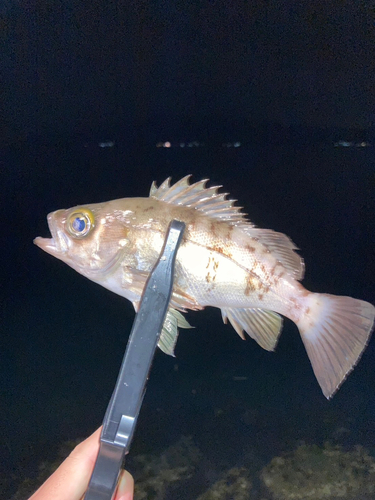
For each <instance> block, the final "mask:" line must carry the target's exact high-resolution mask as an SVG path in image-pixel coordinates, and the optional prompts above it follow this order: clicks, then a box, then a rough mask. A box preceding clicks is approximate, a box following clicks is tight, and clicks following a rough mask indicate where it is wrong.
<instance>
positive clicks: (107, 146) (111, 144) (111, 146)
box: [98, 141, 115, 148]
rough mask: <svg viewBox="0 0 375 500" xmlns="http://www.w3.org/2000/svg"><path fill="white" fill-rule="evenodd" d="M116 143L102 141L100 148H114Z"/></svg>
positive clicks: (99, 144)
mask: <svg viewBox="0 0 375 500" xmlns="http://www.w3.org/2000/svg"><path fill="white" fill-rule="evenodd" d="M114 145H115V141H102V142H99V143H98V146H99V147H100V148H113V146H114Z"/></svg>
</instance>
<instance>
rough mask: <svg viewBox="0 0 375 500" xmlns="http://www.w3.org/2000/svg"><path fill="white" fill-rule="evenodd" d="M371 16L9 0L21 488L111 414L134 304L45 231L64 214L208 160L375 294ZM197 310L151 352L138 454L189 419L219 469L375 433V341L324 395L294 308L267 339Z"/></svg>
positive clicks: (341, 288) (199, 169)
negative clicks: (63, 258)
mask: <svg viewBox="0 0 375 500" xmlns="http://www.w3.org/2000/svg"><path fill="white" fill-rule="evenodd" d="M373 23H374V7H373V3H372V2H340V3H336V2H314V3H313V4H310V3H308V2H306V3H304V2H298V3H297V2H279V1H278V2H276V1H275V2H272V1H270V2H237V1H234V2H230V3H229V2H200V3H198V2H197V3H194V5H191V4H189V2H185V3H184V2H167V1H165V2H162V1H161V2H134V3H133V2H126V3H124V4H122V3H119V2H117V3H116V2H112V3H108V2H94V3H91V4H90V5H89V6H88V5H87V6H83V5H81V4H78V3H77V2H48V3H47V2H44V1H41V2H32V1H29V2H16V1H14V2H11V1H8V2H5V3H3V4H2V7H1V28H2V29H1V37H2V38H1V40H2V46H3V47H4V51H3V54H2V61H1V64H2V70H1V77H2V80H3V83H2V84H1V86H2V93H1V94H0V95H1V97H0V103H1V122H0V126H1V127H2V134H1V139H0V144H1V150H0V153H1V156H0V166H1V172H2V176H1V179H2V180H1V187H2V190H1V201H2V246H1V248H2V255H3V263H4V264H3V280H2V281H3V285H2V289H1V292H2V294H1V295H2V297H1V311H2V315H1V318H2V319H1V329H2V336H1V338H2V349H1V359H0V376H1V393H2V398H1V416H0V429H1V433H2V434H3V436H2V438H1V441H2V443H1V447H2V452H1V467H2V470H1V477H2V478H4V488H3V490H4V491H6V492H7V493H6V494H4V498H8V497H9V495H10V494H11V492H12V491H14V490H15V489H16V487H17V485H18V484H19V483H20V482H21V480H22V479H23V478H25V477H28V476H33V474H34V475H35V473H36V470H37V465H38V464H39V463H40V462H41V461H43V460H45V459H51V458H53V457H54V456H55V454H56V450H57V448H58V445H59V444H60V443H61V442H62V441H64V440H67V439H74V438H77V437H84V436H86V435H88V434H89V433H90V432H91V431H93V430H94V429H95V428H96V427H97V426H98V425H99V424H100V422H101V420H102V418H103V415H104V411H105V408H106V405H107V403H108V400H109V397H110V395H111V391H112V388H113V385H114V383H115V380H116V375H117V372H118V369H119V365H120V362H121V358H122V356H123V353H124V350H125V347H126V342H127V337H128V334H129V331H130V328H131V324H132V321H133V319H134V312H133V308H132V306H131V304H130V303H129V302H127V301H125V300H124V299H121V298H120V297H118V296H116V295H114V294H112V293H110V292H108V291H106V290H104V289H102V288H101V287H99V286H98V285H95V284H93V283H91V282H90V281H88V280H85V279H84V278H82V277H81V276H79V275H78V274H77V273H75V272H74V271H73V270H71V269H69V268H68V267H67V266H65V265H64V264H63V263H62V262H60V261H57V260H55V259H53V258H52V257H50V256H48V255H47V254H45V253H43V252H41V251H40V250H39V249H38V248H37V247H35V246H34V245H33V244H32V240H33V238H34V237H35V236H38V235H41V236H47V235H48V229H47V224H46V215H47V214H48V213H49V212H51V211H53V210H56V209H59V208H68V207H70V206H74V205H77V204H83V203H94V202H99V201H107V200H110V199H115V198H119V197H131V196H147V195H148V191H149V187H150V185H151V182H152V181H153V180H156V181H157V182H158V183H160V182H162V181H163V180H164V179H165V178H166V177H168V176H170V175H171V176H173V180H174V181H176V180H178V179H180V178H181V177H182V176H184V175H186V174H188V173H191V174H193V179H194V180H199V179H201V178H207V177H208V178H210V179H211V181H212V183H214V184H222V185H223V186H224V187H223V189H224V190H225V191H226V192H229V193H231V195H232V196H233V197H234V198H236V199H238V200H239V204H240V205H241V206H244V211H245V212H247V213H249V218H250V219H251V220H252V221H254V222H255V223H256V224H257V225H258V226H260V227H269V228H273V229H275V230H277V231H281V232H284V233H286V234H288V235H289V236H290V237H291V238H292V239H293V241H295V242H296V244H297V245H298V246H299V248H300V249H301V255H302V256H303V257H304V259H305V263H306V277H305V279H304V282H303V283H304V285H305V286H306V287H307V288H308V289H310V290H312V291H319V292H328V293H335V294H342V295H350V296H354V297H358V298H361V299H364V300H368V301H370V302H372V303H374V302H375V289H374V272H375V265H374V243H375V238H374V234H375V217H374V213H375V212H374V209H375V201H374V198H375V197H374V193H375V156H374V143H375V140H374V139H375V133H374V130H375V128H374V109H375V108H374V104H375V102H374V90H373V89H374V84H375V81H374V73H373V69H374V68H373V64H374V63H373V61H374V45H373V42H374V31H373V30H374V28H373ZM108 140H110V141H114V145H113V147H107V148H103V147H100V144H99V143H100V142H101V141H108ZM340 140H345V141H349V142H350V143H351V147H334V143H335V142H336V143H337V141H340ZM163 141H171V143H172V146H173V147H171V148H157V147H156V144H157V143H158V142H163ZM192 141H198V142H199V146H192V147H187V146H186V147H184V148H182V147H178V145H179V144H181V143H182V142H183V143H185V144H188V143H189V142H192ZM234 141H239V142H241V146H240V147H236V148H234V147H232V146H231V147H227V145H228V143H230V144H233V142H234ZM362 141H365V142H366V144H367V145H368V147H358V146H356V145H357V144H359V143H361V142H362ZM202 143H204V144H202ZM187 317H188V320H189V322H190V323H191V324H193V325H194V326H195V327H196V328H195V329H194V330H187V331H182V332H181V335H180V339H179V341H178V344H177V348H176V358H175V359H173V358H168V357H167V356H165V355H164V354H162V353H160V352H158V353H157V354H156V358H155V362H154V365H153V368H152V372H151V377H150V381H149V384H148V390H147V393H146V397H145V400H144V404H143V406H142V411H141V415H140V419H139V425H138V427H137V431H136V436H135V439H134V444H133V447H132V453H131V454H134V455H136V454H137V453H141V452H145V451H147V452H151V453H154V454H158V453H160V450H163V449H164V448H165V447H166V446H168V445H170V444H173V443H174V442H176V440H177V439H178V438H179V437H180V436H181V435H182V434H184V435H192V436H193V438H194V440H195V442H196V443H197V444H198V445H199V447H200V448H201V450H202V452H203V453H204V455H205V457H206V458H205V460H206V462H205V464H206V467H207V471H208V472H207V474H206V476H205V481H206V482H207V484H208V483H209V481H210V478H211V479H212V478H214V477H216V476H215V474H214V473H213V472H212V471H214V472H215V473H217V474H218V473H219V472H220V471H221V470H223V469H225V468H227V467H229V466H232V465H233V464H241V463H243V461H245V462H246V459H248V460H250V458H249V457H252V460H255V461H258V462H257V463H266V462H267V460H269V459H270V458H271V457H272V456H274V455H276V454H278V453H280V452H282V451H286V450H289V449H293V447H294V446H295V445H296V443H298V442H299V440H305V441H307V442H315V443H321V442H323V441H325V440H337V439H341V441H343V440H344V444H345V445H347V446H351V445H354V444H363V445H365V446H366V447H367V448H369V449H370V450H372V451H374V450H375V446H374V438H375V435H374V428H375V425H374V424H375V403H374V395H373V387H374V382H375V380H374V373H373V359H374V356H375V348H374V346H373V343H370V345H369V347H368V348H367V350H366V352H365V354H364V355H363V359H362V361H361V363H360V364H359V366H358V367H357V368H356V370H355V371H354V373H353V374H352V375H351V376H350V377H349V379H348V380H347V381H346V382H345V384H344V385H343V387H342V388H341V389H340V391H339V392H338V394H337V395H336V396H335V397H334V398H333V400H332V401H330V402H328V401H326V400H325V398H324V397H323V395H322V394H321V392H320V389H319V386H318V384H317V382H316V380H315V378H314V376H313V373H312V370H311V368H310V365H309V361H308V358H307V355H306V353H305V351H304V349H303V346H302V342H301V340H300V338H299V335H298V331H297V328H296V327H295V325H293V324H292V323H291V322H290V321H288V320H285V323H284V329H283V334H282V336H281V339H280V342H279V345H278V348H277V351H276V353H267V352H265V351H263V350H262V349H261V348H260V347H259V346H257V345H256V344H255V343H254V342H252V341H250V340H249V341H247V342H242V341H241V340H240V339H239V338H238V336H237V335H236V333H235V332H234V330H233V329H232V328H231V327H230V326H224V325H223V324H222V321H221V316H220V312H219V311H218V310H215V309H207V310H206V311H203V312H199V313H192V312H190V313H189V314H188V315H187ZM238 376H241V377H247V380H243V381H236V380H234V379H233V377H238ZM340 429H346V430H345V431H343V432H341V434H340V432H339V430H340ZM338 436H339V437H338ZM343 436H344V437H343ZM254 457H256V458H254ZM129 467H130V468H131V467H132V463H131V458H130V460H129ZM207 484H205V485H204V484H203V483H202V484H201V485H200V486H201V489H202V490H203V489H204V486H206V487H207ZM197 488H198V489H197V491H199V487H197ZM181 498H182V497H181ZM186 498H191V496H187V497H186Z"/></svg>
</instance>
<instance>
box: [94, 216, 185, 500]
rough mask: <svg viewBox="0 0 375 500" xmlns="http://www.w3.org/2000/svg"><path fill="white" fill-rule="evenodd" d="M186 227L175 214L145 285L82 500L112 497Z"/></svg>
mask: <svg viewBox="0 0 375 500" xmlns="http://www.w3.org/2000/svg"><path fill="white" fill-rule="evenodd" d="M184 229H185V224H184V223H183V222H180V221H177V220H173V221H172V222H171V223H170V225H169V229H168V232H167V235H166V237H165V241H164V246H163V249H162V251H161V253H160V256H159V258H158V260H157V262H156V264H155V267H154V268H153V270H152V271H151V274H150V276H149V278H148V280H147V283H146V286H145V288H144V290H143V295H142V300H141V303H140V307H139V310H138V313H137V315H136V317H135V320H134V323H133V327H132V330H131V332H130V337H129V341H128V345H127V347H126V351H125V355H124V358H123V361H122V364H121V368H120V372H119V375H118V378H117V382H116V386H115V389H114V391H113V394H112V397H111V400H110V402H109V404H108V407H107V411H106V414H105V417H104V421H103V430H102V433H101V436H100V448H99V454H98V457H97V459H96V463H95V467H94V470H93V473H92V475H91V479H90V483H89V486H88V489H87V491H86V494H85V496H84V500H112V499H113V497H114V494H115V491H116V486H117V482H118V477H119V474H120V469H121V466H122V465H123V463H124V457H125V454H126V453H127V452H128V451H129V448H130V443H131V440H132V437H133V433H134V429H135V426H136V423H137V418H138V414H139V410H140V408H141V405H142V400H143V396H144V393H145V390H146V382H147V378H148V374H149V371H150V368H151V363H152V360H153V357H154V354H155V349H156V346H157V343H158V341H159V337H160V333H161V330H162V327H163V323H164V320H165V316H166V314H167V310H168V305H169V301H170V298H171V294H172V288H173V277H174V264H175V260H176V254H177V250H178V247H179V245H180V243H181V239H182V235H183V232H184Z"/></svg>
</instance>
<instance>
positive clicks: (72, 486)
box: [29, 427, 101, 500]
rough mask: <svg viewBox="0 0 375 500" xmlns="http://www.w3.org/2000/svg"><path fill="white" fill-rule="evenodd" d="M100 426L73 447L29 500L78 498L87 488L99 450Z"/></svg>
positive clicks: (70, 499)
mask: <svg viewBox="0 0 375 500" xmlns="http://www.w3.org/2000/svg"><path fill="white" fill-rule="evenodd" d="M100 432H101V427H100V428H99V429H97V430H96V431H95V432H94V433H93V434H92V435H91V436H90V437H89V438H87V439H86V440H85V441H83V442H82V443H80V444H79V445H78V446H76V447H75V448H74V450H73V451H72V452H71V454H70V455H69V456H68V458H66V460H64V462H63V463H62V464H61V465H60V467H59V468H58V469H56V471H55V472H54V473H53V474H52V476H50V477H49V478H48V479H47V481H46V482H45V483H44V484H43V485H42V486H41V487H40V488H39V489H38V491H36V493H34V495H33V496H32V497H31V498H30V499H29V500H51V498H53V499H54V500H79V499H80V498H81V497H82V496H83V494H84V492H85V491H86V489H87V486H88V483H89V480H90V477H91V473H92V471H93V468H94V464H95V460H96V457H97V454H98V451H99V437H100Z"/></svg>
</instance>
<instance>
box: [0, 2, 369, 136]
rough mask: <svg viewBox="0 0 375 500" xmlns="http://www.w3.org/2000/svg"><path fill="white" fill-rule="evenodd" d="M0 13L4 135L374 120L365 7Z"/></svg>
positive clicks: (36, 8) (22, 5)
mask: <svg viewBox="0 0 375 500" xmlns="http://www.w3.org/2000/svg"><path fill="white" fill-rule="evenodd" d="M1 11H2V21H1V26H2V29H1V37H2V47H3V49H2V58H1V74H2V81H3V83H2V90H3V93H2V97H1V104H2V106H1V108H2V115H1V123H2V125H3V126H4V134H2V135H3V136H4V137H5V136H11V137H13V136H16V137H18V136H20V137H24V136H25V135H26V136H28V135H30V134H38V135H42V136H43V135H44V134H45V133H47V132H48V133H53V132H56V133H57V134H64V133H65V134H74V133H77V132H87V131H90V130H92V131H95V130H96V129H97V128H98V127H101V128H102V129H105V128H106V127H109V128H111V129H113V127H114V126H116V125H117V126H121V127H122V128H123V129H126V130H129V129H131V128H132V127H134V126H144V125H145V123H147V122H148V121H150V120H151V121H152V120H158V119H159V117H160V116H162V117H165V119H167V120H169V121H173V120H179V119H180V118H181V116H192V117H196V116H200V115H202V116H211V115H213V116H217V115H218V114H219V115H222V116H225V117H235V116H243V117H245V118H246V119H249V120H251V121H253V122H254V123H257V122H258V121H260V120H266V121H267V120H268V121H274V122H280V123H282V124H286V125H289V124H296V125H299V124H304V125H306V124H309V125H317V126H320V127H327V126H335V125H336V126H345V127H369V126H371V125H372V123H373V120H374V106H375V95H374V88H375V81H374V78H375V77H374V75H375V72H374V60H375V48H374V47H375V35H374V17H375V15H374V6H373V2H370V1H368V2H365V1H363V2H352V1H348V2H345V1H344V2H332V1H328V2H320V1H318V2H293V1H283V2H280V1H279V0H271V1H268V2H264V1H252V2H238V1H234V2H215V1H213V2H168V1H162V2H143V1H141V2H99V1H95V2H92V3H90V5H89V6H88V5H87V4H80V3H79V2H74V1H69V0H68V1H66V2H44V1H41V2H35V1H27V2H19V1H16V0H15V1H14V2H12V1H10V0H8V1H7V2H5V3H3V4H2V8H1ZM4 48H5V51H4Z"/></svg>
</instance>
